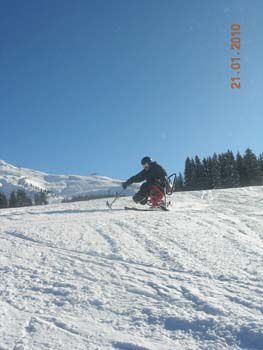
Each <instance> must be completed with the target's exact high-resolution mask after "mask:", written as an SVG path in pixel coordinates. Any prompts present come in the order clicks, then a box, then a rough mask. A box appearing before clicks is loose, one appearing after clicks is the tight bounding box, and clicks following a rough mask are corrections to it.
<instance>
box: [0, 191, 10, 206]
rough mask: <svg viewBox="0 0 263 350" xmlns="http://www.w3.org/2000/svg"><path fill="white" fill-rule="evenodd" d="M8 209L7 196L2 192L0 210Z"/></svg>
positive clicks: (0, 193)
mask: <svg viewBox="0 0 263 350" xmlns="http://www.w3.org/2000/svg"><path fill="white" fill-rule="evenodd" d="M7 207H8V200H7V198H6V195H5V194H4V193H2V192H0V209H2V208H7Z"/></svg>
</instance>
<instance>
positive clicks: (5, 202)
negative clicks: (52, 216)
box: [0, 189, 48, 209]
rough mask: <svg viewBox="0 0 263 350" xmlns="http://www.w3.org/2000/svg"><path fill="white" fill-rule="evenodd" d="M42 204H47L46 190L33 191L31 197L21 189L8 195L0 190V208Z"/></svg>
mask: <svg viewBox="0 0 263 350" xmlns="http://www.w3.org/2000/svg"><path fill="white" fill-rule="evenodd" d="M44 204H48V201H47V192H46V191H40V192H38V193H35V194H34V197H33V199H32V198H31V197H30V196H28V195H27V194H26V191H25V190H23V189H19V190H17V191H13V192H11V194H10V196H7V195H5V194H4V193H3V192H0V209H2V208H18V207H27V206H31V205H44Z"/></svg>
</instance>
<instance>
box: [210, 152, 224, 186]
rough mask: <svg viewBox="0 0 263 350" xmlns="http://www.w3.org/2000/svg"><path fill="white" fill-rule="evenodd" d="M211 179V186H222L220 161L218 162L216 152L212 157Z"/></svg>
mask: <svg viewBox="0 0 263 350" xmlns="http://www.w3.org/2000/svg"><path fill="white" fill-rule="evenodd" d="M212 179H213V188H222V179H221V173H220V162H219V158H218V155H217V154H216V153H214V155H213V158H212Z"/></svg>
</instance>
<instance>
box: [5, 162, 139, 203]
mask: <svg viewBox="0 0 263 350" xmlns="http://www.w3.org/2000/svg"><path fill="white" fill-rule="evenodd" d="M135 188H137V187H136V186H131V187H129V189H128V193H130V194H132V193H134V189H135ZM18 189H24V190H25V191H26V192H27V193H29V194H30V193H34V192H39V191H40V190H46V191H50V192H51V195H50V196H49V197H50V198H49V201H53V202H54V201H58V202H61V200H62V199H63V198H71V197H73V196H79V195H85V194H89V195H109V194H115V193H116V192H119V191H120V190H121V181H120V180H116V179H112V178H109V177H106V176H99V175H90V176H79V175H51V174H47V173H43V172H41V171H36V170H32V169H27V168H21V167H16V166H14V165H12V164H9V163H6V162H5V161H3V160H0V192H4V193H6V194H10V193H11V192H12V191H16V190H18ZM52 196H53V197H52Z"/></svg>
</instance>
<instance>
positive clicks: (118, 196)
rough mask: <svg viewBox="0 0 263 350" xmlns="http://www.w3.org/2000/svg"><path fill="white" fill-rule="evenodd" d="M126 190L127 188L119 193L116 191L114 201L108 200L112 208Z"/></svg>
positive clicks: (109, 206) (108, 204)
mask: <svg viewBox="0 0 263 350" xmlns="http://www.w3.org/2000/svg"><path fill="white" fill-rule="evenodd" d="M124 191H125V188H124V189H123V190H121V191H120V192H119V193H118V192H116V195H115V198H114V199H113V201H112V202H111V203H110V202H109V201H107V202H106V204H107V207H108V208H110V209H112V206H113V204H114V203H115V202H116V200H117V199H119V198H120V196H121V195H122V193H123V192H124Z"/></svg>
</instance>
